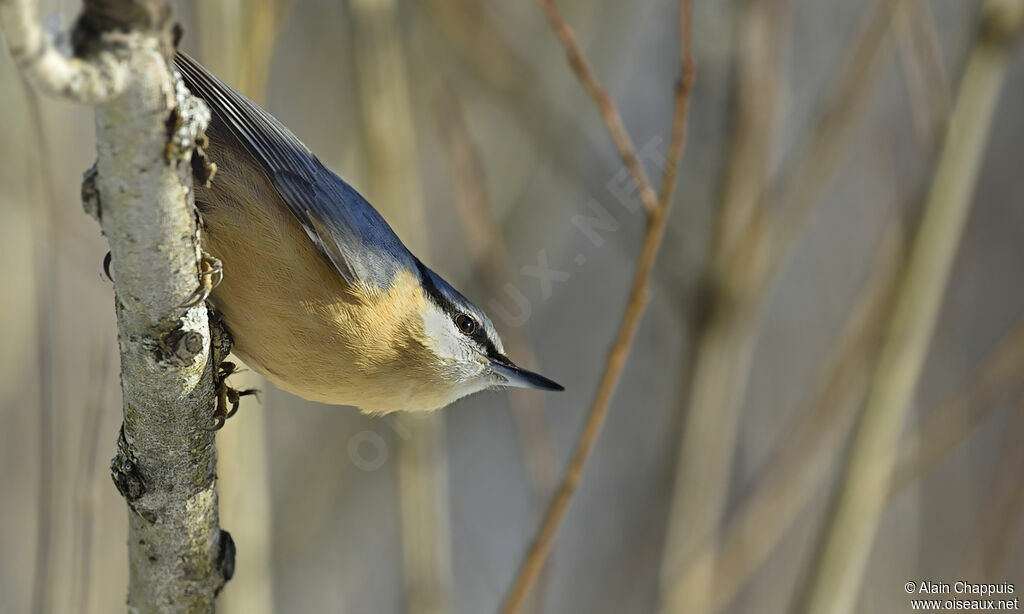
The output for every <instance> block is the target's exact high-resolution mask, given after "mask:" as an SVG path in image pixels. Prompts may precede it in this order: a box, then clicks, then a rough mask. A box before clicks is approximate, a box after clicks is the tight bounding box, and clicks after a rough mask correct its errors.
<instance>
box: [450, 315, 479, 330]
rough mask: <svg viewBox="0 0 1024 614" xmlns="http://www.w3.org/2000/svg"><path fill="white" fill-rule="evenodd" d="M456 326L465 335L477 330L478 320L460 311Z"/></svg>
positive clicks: (456, 317)
mask: <svg viewBox="0 0 1024 614" xmlns="http://www.w3.org/2000/svg"><path fill="white" fill-rule="evenodd" d="M455 326H457V327H458V329H459V330H460V331H461V332H462V334H463V335H472V334H473V331H475V330H476V321H475V320H473V318H471V317H469V316H467V315H466V314H464V313H460V314H458V315H457V316H455Z"/></svg>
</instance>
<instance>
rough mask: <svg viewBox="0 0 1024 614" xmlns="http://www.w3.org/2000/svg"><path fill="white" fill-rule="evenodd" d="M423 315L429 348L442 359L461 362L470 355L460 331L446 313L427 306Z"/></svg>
mask: <svg viewBox="0 0 1024 614" xmlns="http://www.w3.org/2000/svg"><path fill="white" fill-rule="evenodd" d="M420 315H421V316H422V317H423V332H424V333H425V334H426V337H427V343H428V344H430V349H431V350H433V352H434V353H435V354H437V356H438V357H439V358H441V359H442V360H453V361H458V362H462V361H464V360H467V359H469V358H470V357H471V354H470V351H469V348H467V347H466V346H465V340H464V339H463V338H462V335H461V333H459V332H458V331H457V330H455V324H454V323H453V322H452V320H451V318H449V317H448V314H446V313H444V312H443V311H441V310H440V309H431V308H428V309H426V310H425V312H424V313H422V314H420Z"/></svg>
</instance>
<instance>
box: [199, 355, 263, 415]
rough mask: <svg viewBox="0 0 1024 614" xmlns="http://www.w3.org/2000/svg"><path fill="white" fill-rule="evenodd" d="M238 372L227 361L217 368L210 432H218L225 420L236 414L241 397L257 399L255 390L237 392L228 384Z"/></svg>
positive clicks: (236, 368)
mask: <svg viewBox="0 0 1024 614" xmlns="http://www.w3.org/2000/svg"><path fill="white" fill-rule="evenodd" d="M238 372H239V370H238V365H236V364H235V363H233V362H230V361H227V360H225V361H224V362H222V363H220V365H219V366H218V367H217V382H216V387H217V407H216V408H215V409H214V411H213V427H211V428H210V430H211V431H219V430H220V429H221V428H223V426H224V423H225V422H226V421H227V419H228V418H230V417H231V416H234V415H235V413H237V412H238V405H239V403H240V401H241V399H242V397H247V396H255V397H256V398H257V399H258V398H259V393H260V391H259V390H257V389H256V388H247V389H245V390H238V389H236V388H232V387H231V386H230V385H229V384H228V378H229V377H230V376H231V375H233V374H235V373H238Z"/></svg>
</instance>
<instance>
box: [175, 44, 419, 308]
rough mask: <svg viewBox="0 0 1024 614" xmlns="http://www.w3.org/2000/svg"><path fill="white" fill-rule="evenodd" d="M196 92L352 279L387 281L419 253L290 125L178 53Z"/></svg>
mask: <svg viewBox="0 0 1024 614" xmlns="http://www.w3.org/2000/svg"><path fill="white" fill-rule="evenodd" d="M174 63H175V66H176V67H177V68H178V70H179V71H180V72H181V74H182V77H183V78H184V80H185V85H186V86H188V88H189V91H191V92H192V93H193V94H194V95H195V96H198V97H199V98H202V99H203V100H204V101H206V103H207V104H208V105H209V106H210V109H211V110H212V112H213V125H212V126H211V130H210V132H211V133H213V134H214V135H216V133H217V132H218V131H219V129H221V128H223V129H224V130H226V131H227V132H228V133H229V134H231V135H232V136H233V137H234V138H235V139H236V140H237V141H238V142H239V143H240V144H241V145H242V146H244V147H245V148H246V149H247V150H248V152H249V153H250V154H251V155H252V157H253V158H254V159H255V160H256V161H257V162H258V163H259V165H260V167H261V168H262V169H263V170H264V172H265V173H266V176H267V178H268V179H269V180H270V182H271V184H272V185H273V186H274V188H275V189H276V190H277V191H278V193H279V194H280V195H281V197H282V199H283V200H284V201H285V203H287V205H288V208H289V209H290V210H291V212H292V214H293V215H294V216H295V218H296V219H297V220H298V221H299V224H301V226H302V228H303V230H305V232H306V234H307V235H308V236H309V238H310V240H311V241H313V243H315V244H316V246H317V247H318V248H319V250H320V251H321V252H322V253H323V254H324V255H325V256H326V257H327V258H329V259H330V261H331V262H332V263H333V264H334V267H335V268H336V269H337V270H338V272H339V273H340V274H341V275H342V276H343V277H344V278H345V279H346V281H348V282H349V283H355V282H356V281H362V282H364V283H372V284H374V285H376V286H378V287H385V288H386V287H388V286H389V285H390V283H391V280H392V279H393V277H394V275H395V274H396V273H397V272H398V270H400V269H401V268H403V267H404V268H407V269H409V270H415V258H414V257H413V256H412V254H410V253H409V251H408V250H407V249H406V248H405V246H404V245H403V244H402V242H401V240H400V239H399V238H398V237H397V236H396V235H395V233H394V231H393V230H391V227H390V226H388V223H387V222H386V221H384V218H383V217H381V215H380V214H379V213H378V212H377V210H376V209H374V208H373V207H372V206H371V205H370V203H368V202H367V201H366V199H365V198H363V197H362V196H361V195H360V194H359V192H357V191H356V190H355V189H354V188H352V186H350V185H349V184H348V183H346V182H345V180H344V179H342V178H341V177H339V176H338V175H337V174H335V173H334V172H332V171H331V170H330V169H328V168H327V167H326V166H324V165H323V163H322V162H320V160H318V159H317V158H316V157H315V156H314V155H313V154H312V153H311V152H310V151H309V149H308V148H307V147H306V146H305V145H303V144H302V142H301V141H299V139H297V138H296V137H295V135H293V134H292V133H291V131H289V130H288V129H287V128H285V127H284V126H283V125H281V123H280V122H279V121H277V120H276V119H274V117H273V116H271V115H270V114H269V113H267V112H266V111H264V110H263V109H261V108H260V107H259V106H257V105H256V104H255V103H254V102H252V101H251V100H249V99H248V98H246V97H245V96H243V95H242V94H240V93H238V92H237V91H236V90H234V89H233V88H231V87H230V86H229V85H226V84H225V83H224V82H222V81H220V80H219V79H217V78H216V77H214V76H213V75H212V74H210V73H209V71H207V70H206V69H205V68H203V67H202V66H201V65H200V64H199V63H198V62H196V61H195V60H193V59H192V58H190V57H189V56H187V55H185V54H182V53H179V54H177V56H176V57H175V60H174Z"/></svg>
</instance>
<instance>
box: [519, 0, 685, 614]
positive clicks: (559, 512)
mask: <svg viewBox="0 0 1024 614" xmlns="http://www.w3.org/2000/svg"><path fill="white" fill-rule="evenodd" d="M537 1H538V3H539V4H540V5H541V8H543V9H544V11H545V13H546V14H547V16H548V19H549V20H550V21H551V24H552V26H553V27H554V29H555V32H556V33H557V34H558V36H559V38H560V39H561V41H562V44H563V45H564V46H565V48H566V53H567V54H568V56H569V62H570V64H571V65H572V67H573V70H574V71H575V72H576V74H577V76H578V77H579V79H580V80H581V81H582V82H583V84H584V87H586V89H587V90H588V91H589V92H590V93H591V96H592V97H593V98H594V100H595V102H597V104H598V106H599V107H600V108H601V110H602V117H604V119H605V124H606V126H607V127H608V130H609V132H610V133H611V134H612V138H613V139H614V140H615V141H616V144H617V146H619V149H620V151H619V153H620V155H621V157H622V159H623V162H624V163H625V164H626V165H627V166H630V164H631V161H632V162H634V163H636V167H637V171H638V172H637V171H631V172H632V174H633V179H634V181H635V182H636V183H637V189H638V190H639V191H640V193H641V195H642V198H643V201H644V205H645V207H646V208H647V210H648V217H647V229H646V231H645V234H644V241H643V246H642V247H641V250H640V256H639V259H638V260H637V264H636V269H635V270H634V272H633V282H632V285H631V287H630V292H629V301H628V303H627V305H626V312H625V314H623V316H622V321H621V323H620V324H619V331H618V334H617V335H616V338H615V341H614V343H613V344H612V347H611V349H610V350H609V352H608V356H607V358H606V360H605V366H604V370H603V372H602V374H601V380H600V382H599V384H598V387H597V392H596V394H595V396H594V401H593V403H592V405H591V407H590V412H589V413H588V415H587V418H586V421H585V423H584V426H583V431H582V432H581V434H580V437H579V439H578V440H577V442H576V449H575V450H574V452H573V456H572V459H571V460H570V462H569V466H568V468H567V469H566V472H565V475H564V476H563V478H562V483H561V486H560V487H559V489H558V492H557V493H555V496H554V499H553V500H552V501H551V504H550V506H549V507H548V510H547V513H546V514H545V516H544V519H543V520H542V521H541V525H540V529H539V530H538V532H537V535H536V536H535V538H534V540H533V543H532V544H531V546H530V549H529V551H528V552H527V554H526V557H525V558H524V559H523V562H522V565H521V566H520V568H519V573H518V575H517V577H516V580H515V581H514V583H513V584H512V587H511V589H510V590H509V592H508V596H507V598H506V600H505V602H504V604H503V606H502V608H501V611H502V612H504V613H505V614H511V613H513V612H516V611H518V610H519V608H520V606H521V605H522V603H523V601H524V600H525V599H526V597H527V595H529V592H530V587H531V586H532V585H533V583H534V581H535V580H536V578H537V575H538V574H539V573H540V569H541V567H542V566H543V564H544V561H545V559H546V558H547V555H548V552H549V551H550V549H551V545H552V542H553V541H554V537H555V534H556V532H557V531H558V527H559V525H560V524H561V522H562V519H563V518H564V516H565V513H566V511H567V510H568V508H569V504H570V502H571V501H572V497H573V495H574V494H575V492H576V487H577V486H578V485H579V482H580V479H581V477H582V474H583V468H584V466H585V465H586V462H587V459H588V458H589V457H590V453H591V451H592V450H593V447H594V443H595V442H596V441H597V436H598V435H599V434H600V432H601V427H602V426H603V425H604V420H605V417H606V416H607V414H608V406H609V405H610V404H611V401H612V397H613V396H614V394H615V389H616V388H617V387H618V383H619V379H620V377H621V376H622V370H623V368H624V367H625V365H626V359H627V358H628V357H629V351H630V349H631V347H632V345H633V338H634V337H635V336H636V331H637V328H638V327H639V325H640V318H641V316H642V315H643V313H644V311H645V309H646V306H647V286H648V282H649V281H650V277H651V273H652V271H653V270H654V262H655V259H656V257H657V255H658V249H659V248H660V247H661V240H662V237H663V236H664V232H665V224H666V221H667V220H668V214H669V212H670V211H671V206H672V200H671V199H670V198H664V199H663V200H664V202H665V203H666V207H664V208H662V207H661V206H660V205H659V204H658V200H657V197H656V196H655V194H654V190H653V188H652V187H651V185H650V182H649V181H648V179H647V176H646V174H645V173H643V170H642V169H641V168H640V166H639V162H638V161H637V156H636V151H635V150H634V149H633V146H632V143H631V142H630V140H629V137H628V135H626V133H625V131H624V129H622V122H621V120H620V119H619V116H618V111H616V110H615V106H614V103H613V102H612V101H611V98H610V97H608V95H607V94H606V93H605V92H604V90H603V88H601V86H600V85H599V84H598V83H597V81H596V80H595V79H594V77H593V74H592V73H591V72H590V69H589V68H588V67H587V64H586V63H585V62H584V60H583V56H582V54H581V52H580V50H579V47H578V46H577V45H576V42H575V38H574V37H573V35H572V31H571V30H570V29H569V26H568V25H567V24H566V23H565V21H564V19H562V16H561V13H559V12H558V9H557V8H556V7H555V5H554V2H553V1H552V0H537ZM679 10H680V11H681V12H682V15H683V16H682V19H681V22H682V23H683V24H684V27H683V29H682V31H681V32H680V36H681V37H685V38H684V39H683V43H682V44H681V46H680V49H681V50H682V57H680V63H681V65H682V67H683V68H682V73H683V74H682V79H681V82H682V88H681V89H682V94H681V97H682V99H683V101H682V103H681V104H677V105H676V108H675V113H676V117H678V116H679V115H680V114H682V115H684V119H682V120H678V119H674V120H673V123H674V124H681V126H682V128H681V129H680V130H678V137H673V139H674V140H678V141H679V142H680V143H681V142H684V141H685V138H686V125H685V115H686V113H687V110H688V107H689V99H690V93H691V91H692V89H693V80H694V79H695V78H696V68H695V63H694V60H693V44H692V36H691V29H690V26H689V24H690V20H691V12H690V1H689V0H679ZM687 67H689V69H687ZM617 132H620V134H619V136H616V134H617ZM681 151H682V150H681V146H680V154H679V155H681ZM669 185H671V183H670V184H669ZM663 196H664V195H663Z"/></svg>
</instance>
